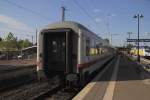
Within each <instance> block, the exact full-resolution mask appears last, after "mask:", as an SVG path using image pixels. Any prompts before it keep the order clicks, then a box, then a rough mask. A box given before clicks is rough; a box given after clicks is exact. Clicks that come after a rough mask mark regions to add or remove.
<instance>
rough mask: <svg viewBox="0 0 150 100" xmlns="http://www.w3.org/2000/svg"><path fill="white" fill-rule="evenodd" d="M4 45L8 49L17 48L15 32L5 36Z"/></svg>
mask: <svg viewBox="0 0 150 100" xmlns="http://www.w3.org/2000/svg"><path fill="white" fill-rule="evenodd" d="M4 47H5V49H6V50H16V49H18V46H17V38H15V37H14V35H13V33H11V32H9V33H8V35H7V36H6V37H5V38H4Z"/></svg>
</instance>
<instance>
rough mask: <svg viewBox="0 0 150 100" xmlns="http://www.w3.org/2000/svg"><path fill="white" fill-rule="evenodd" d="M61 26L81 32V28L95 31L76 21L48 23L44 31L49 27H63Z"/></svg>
mask: <svg viewBox="0 0 150 100" xmlns="http://www.w3.org/2000/svg"><path fill="white" fill-rule="evenodd" d="M61 28H70V29H72V30H73V31H75V32H77V33H78V32H79V29H80V30H86V31H89V32H90V33H93V32H92V31H90V30H89V29H87V28H86V27H85V26H83V25H82V24H79V23H77V22H74V21H63V22H56V23H53V24H50V25H47V26H46V27H45V28H44V29H43V30H42V31H44V30H48V29H61Z"/></svg>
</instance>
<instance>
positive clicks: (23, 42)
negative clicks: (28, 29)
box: [18, 39, 32, 49]
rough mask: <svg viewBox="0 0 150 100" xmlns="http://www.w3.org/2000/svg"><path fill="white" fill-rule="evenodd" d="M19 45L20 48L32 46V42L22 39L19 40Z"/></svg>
mask: <svg viewBox="0 0 150 100" xmlns="http://www.w3.org/2000/svg"><path fill="white" fill-rule="evenodd" d="M18 46H19V49H23V48H26V47H29V46H32V43H31V42H30V41H29V40H28V39H25V40H22V39H20V40H19V41H18Z"/></svg>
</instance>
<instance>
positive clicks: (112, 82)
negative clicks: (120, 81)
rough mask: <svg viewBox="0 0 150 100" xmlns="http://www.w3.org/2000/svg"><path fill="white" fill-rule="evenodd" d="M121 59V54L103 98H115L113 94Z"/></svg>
mask: <svg viewBox="0 0 150 100" xmlns="http://www.w3.org/2000/svg"><path fill="white" fill-rule="evenodd" d="M119 60H120V56H119V58H118V60H117V63H116V65H115V68H114V71H113V74H112V77H111V80H110V82H109V84H108V86H107V89H106V92H105V94H104V97H103V100H113V94H114V90H115V85H116V80H117V73H118V68H119Z"/></svg>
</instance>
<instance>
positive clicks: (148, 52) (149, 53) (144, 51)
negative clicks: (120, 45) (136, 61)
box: [130, 47, 150, 57]
mask: <svg viewBox="0 0 150 100" xmlns="http://www.w3.org/2000/svg"><path fill="white" fill-rule="evenodd" d="M130 54H131V55H135V56H137V55H138V49H137V48H136V47H134V48H131V50H130ZM139 55H140V56H142V57H150V47H140V48H139Z"/></svg>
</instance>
